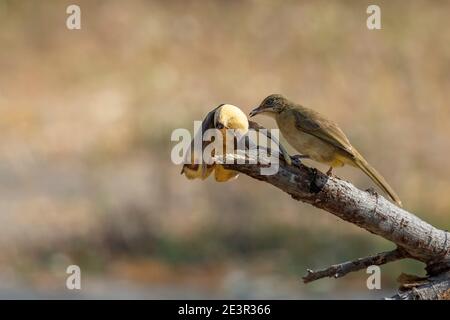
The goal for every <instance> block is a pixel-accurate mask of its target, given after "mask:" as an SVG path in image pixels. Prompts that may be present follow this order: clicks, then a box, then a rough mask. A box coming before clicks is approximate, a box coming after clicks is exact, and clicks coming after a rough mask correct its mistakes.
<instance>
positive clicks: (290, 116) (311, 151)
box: [250, 94, 402, 206]
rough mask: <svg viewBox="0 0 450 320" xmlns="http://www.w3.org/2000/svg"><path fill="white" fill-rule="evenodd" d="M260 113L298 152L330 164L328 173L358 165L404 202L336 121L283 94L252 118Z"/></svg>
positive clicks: (266, 101)
mask: <svg viewBox="0 0 450 320" xmlns="http://www.w3.org/2000/svg"><path fill="white" fill-rule="evenodd" d="M260 113H264V114H266V115H269V116H271V117H273V118H275V121H276V122H277V125H278V127H279V129H280V131H281V133H282V134H283V136H284V137H285V138H286V140H287V141H288V142H289V144H291V145H292V147H294V148H295V149H296V150H297V151H298V152H301V153H303V154H304V155H307V156H309V157H310V158H311V159H313V160H315V161H317V162H321V163H324V164H327V165H329V166H330V169H329V170H328V172H327V174H328V175H330V174H331V173H332V170H333V168H335V167H342V166H344V165H345V164H348V165H351V166H353V167H358V168H360V169H361V170H362V171H363V172H364V173H365V174H367V175H368V176H369V177H370V178H371V179H372V180H373V181H374V182H375V184H376V185H377V186H379V187H380V188H381V189H382V190H384V191H385V192H386V193H387V194H388V195H389V196H390V197H391V199H392V200H393V201H394V202H396V203H397V204H398V205H399V206H401V205H402V202H401V201H400V198H399V197H398V196H397V194H396V193H395V191H394V190H393V189H392V188H391V186H389V184H388V183H387V182H386V180H385V179H384V178H383V176H382V175H381V174H379V173H378V172H377V171H376V170H375V169H374V168H373V167H372V166H371V165H370V164H369V163H368V162H367V161H366V160H365V159H364V158H363V156H362V155H361V154H360V153H359V152H358V151H357V150H356V149H355V148H354V147H353V146H352V145H351V144H350V142H349V140H348V138H347V137H346V136H345V134H344V132H342V130H341V129H340V128H339V126H338V125H337V124H336V123H335V122H333V121H331V120H328V119H327V118H325V117H324V116H322V115H321V114H319V113H318V112H316V111H314V110H312V109H309V108H305V107H303V106H301V105H300V104H296V103H293V102H291V101H289V100H288V99H286V98H285V97H283V96H282V95H279V94H272V95H270V96H268V97H267V98H265V99H264V100H263V101H262V102H261V104H260V106H259V107H258V108H256V109H254V110H253V111H252V112H250V117H252V116H254V115H256V114H260Z"/></svg>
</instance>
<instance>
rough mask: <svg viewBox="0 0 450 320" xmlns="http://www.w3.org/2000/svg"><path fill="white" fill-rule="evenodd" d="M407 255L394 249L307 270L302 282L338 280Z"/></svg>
mask: <svg viewBox="0 0 450 320" xmlns="http://www.w3.org/2000/svg"><path fill="white" fill-rule="evenodd" d="M406 257H407V255H406V253H405V252H404V251H402V250H400V249H395V250H392V251H388V252H381V253H378V254H376V255H373V256H369V257H366V258H359V259H356V260H353V261H347V262H344V263H340V264H334V265H332V266H330V267H328V268H325V269H320V270H316V271H313V270H311V269H308V270H307V271H308V273H307V274H306V276H304V277H303V282H304V283H308V282H311V281H315V280H318V279H322V278H325V277H330V278H340V277H343V276H345V275H346V274H347V273H350V272H354V271H358V270H361V269H366V268H367V267H369V266H373V265H376V266H380V265H383V264H386V263H389V262H392V261H396V260H400V259H404V258H406Z"/></svg>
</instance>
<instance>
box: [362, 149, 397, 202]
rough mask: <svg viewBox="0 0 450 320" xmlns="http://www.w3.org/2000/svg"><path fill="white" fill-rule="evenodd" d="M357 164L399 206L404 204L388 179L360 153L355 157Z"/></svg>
mask: <svg viewBox="0 0 450 320" xmlns="http://www.w3.org/2000/svg"><path fill="white" fill-rule="evenodd" d="M355 164H356V165H357V166H358V168H360V169H361V170H362V171H364V173H365V174H367V175H368V176H369V178H370V179H372V181H373V182H375V184H376V185H377V186H378V187H380V188H381V189H382V190H383V191H384V192H386V193H387V194H388V195H389V197H390V198H391V199H392V200H393V201H394V202H395V203H397V205H398V206H399V207H401V206H402V201H401V200H400V198H399V197H398V195H397V194H396V193H395V191H394V189H392V188H391V186H390V185H389V184H388V183H387V181H386V180H385V179H384V178H383V176H382V175H381V174H380V173H378V171H377V170H375V168H374V167H372V166H371V165H370V164H369V163H368V162H367V161H366V160H365V159H364V158H363V157H362V156H361V155H360V154H358V155H357V156H356V157H355Z"/></svg>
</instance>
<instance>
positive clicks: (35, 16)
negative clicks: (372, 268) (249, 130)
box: [0, 0, 450, 298]
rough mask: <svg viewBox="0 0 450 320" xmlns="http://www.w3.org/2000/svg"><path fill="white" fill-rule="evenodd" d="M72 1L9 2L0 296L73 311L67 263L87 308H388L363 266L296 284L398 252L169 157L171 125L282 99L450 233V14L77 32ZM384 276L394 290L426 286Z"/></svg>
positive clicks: (240, 20)
mask: <svg viewBox="0 0 450 320" xmlns="http://www.w3.org/2000/svg"><path fill="white" fill-rule="evenodd" d="M72 3H73V2H72V1H58V2H56V1H34V2H31V1H4V0H3V1H0V115H1V116H0V130H1V131H0V132H1V135H0V148H1V155H2V161H1V162H0V189H1V190H0V279H1V280H2V283H3V284H2V286H3V287H4V288H5V289H3V290H4V291H3V292H4V293H2V288H0V296H1V295H6V296H7V293H9V292H12V295H16V296H21V295H23V296H31V297H34V296H35V294H37V293H39V294H41V295H42V296H58V295H59V294H63V295H65V296H67V297H70V296H71V295H72V293H68V292H67V291H66V290H65V277H66V274H65V268H66V267H67V265H69V264H78V265H79V266H80V267H81V269H82V274H83V278H82V279H83V280H82V281H83V290H82V291H81V293H80V295H81V296H99V297H128V296H134V297H154V298H157V297H178V298H186V297H194V298H196V297H235V298H239V297H244V298H260V297H264V298H303V297H319V298H321V297H352V298H359V297H363V296H364V297H371V298H372V297H376V296H377V295H379V294H380V293H379V292H369V291H367V289H366V286H365V283H366V278H367V276H368V275H366V274H365V273H364V272H360V273H357V274H352V275H350V276H348V277H346V278H344V279H340V280H322V281H319V282H317V283H315V284H311V285H308V286H305V285H303V284H302V283H301V282H300V276H301V275H303V274H304V272H305V268H306V267H313V268H314V267H315V268H317V267H324V266H327V265H328V264H331V263H337V262H341V261H344V260H346V259H351V258H356V257H358V256H363V255H366V254H372V253H375V252H378V251H382V250H386V249H389V248H391V244H390V243H387V242H386V241H384V240H382V239H379V238H377V237H375V236H373V235H371V234H369V233H367V232H364V231H361V230H359V229H358V228H356V227H354V226H352V225H349V224H347V223H344V222H342V221H340V220H338V219H337V218H335V217H334V216H332V215H329V214H327V213H325V212H322V211H320V210H317V209H314V208H312V207H310V206H308V205H304V204H302V203H298V202H296V201H294V200H292V199H291V198H290V197H289V196H287V195H286V194H283V193H282V192H280V191H278V190H276V189H275V188H273V187H271V186H269V185H266V184H263V183H259V182H257V181H254V180H251V179H249V178H247V177H245V176H241V177H239V179H238V180H237V181H234V182H230V183H226V184H218V183H215V182H214V181H213V180H211V179H210V180H208V181H204V182H201V181H194V182H192V181H187V180H186V179H185V178H184V177H182V176H180V175H179V171H180V167H178V166H175V165H173V164H172V163H171V161H170V151H171V148H172V147H173V145H174V143H173V142H171V141H170V134H171V132H172V130H173V129H175V128H179V127H185V128H188V129H190V130H192V126H193V121H194V120H201V119H202V118H203V116H204V115H205V113H206V112H208V111H209V110H211V109H212V108H213V107H215V106H217V105H218V104H220V103H225V102H226V103H232V104H235V105H238V106H240V107H241V108H242V109H243V110H244V111H245V112H249V111H250V110H251V109H252V107H254V106H256V105H257V104H258V103H259V102H260V101H261V100H262V99H263V98H264V97H265V96H267V95H268V94H271V93H283V94H285V95H286V96H288V97H290V98H291V99H292V100H294V101H297V102H300V103H303V104H304V105H307V106H310V107H313V108H316V109H317V110H320V111H321V112H323V113H325V114H327V115H328V116H329V117H330V118H332V119H335V120H336V121H337V122H338V123H339V124H340V125H341V127H342V128H343V129H344V131H345V132H346V133H347V135H348V136H349V138H350V140H351V141H352V143H353V144H354V145H355V146H357V147H358V148H359V149H360V151H361V153H363V154H364V155H365V156H366V158H367V159H368V160H369V161H370V162H371V163H372V164H373V165H374V166H375V167H376V168H377V169H379V171H380V172H382V173H383V175H384V176H385V177H386V178H387V179H388V181H389V182H390V183H391V184H392V186H393V187H394V188H395V189H396V190H397V192H398V193H399V195H400V197H401V198H402V200H403V203H404V205H405V208H406V209H408V210H410V211H412V212H415V213H416V214H417V215H418V216H420V217H421V218H423V219H425V220H427V221H430V222H432V223H434V224H435V225H436V226H438V227H441V228H443V229H445V228H448V226H449V224H450V197H449V194H450V182H449V177H450V168H449V166H448V157H449V156H450V142H449V141H448V137H449V134H450V126H449V120H450V109H449V106H448V103H449V101H450V25H449V19H448V18H449V12H450V2H447V1H434V2H427V1H410V2H405V1H398V0H397V1H377V4H378V5H380V7H381V10H382V28H383V29H382V30H380V31H369V30H368V29H367V28H366V18H367V14H366V8H367V6H368V5H369V4H371V3H369V2H365V1H339V2H338V1H242V2H237V1H129V2H123V1H77V2H76V3H77V4H79V5H80V6H81V10H82V29H81V30H79V31H69V30H68V29H66V27H65V19H66V17H67V14H66V13H65V11H66V7H67V6H68V5H69V4H72ZM257 120H258V121H259V122H260V123H261V124H263V125H265V126H268V127H275V124H274V122H273V121H272V120H271V119H266V118H263V117H259V118H258V119H257ZM311 164H312V163H311ZM312 165H315V166H317V167H319V168H320V169H324V168H323V167H322V166H320V165H317V164H312ZM336 174H337V175H338V176H341V177H343V178H345V179H347V180H349V181H352V182H353V183H354V184H356V185H357V186H359V187H361V188H368V187H370V186H372V184H371V182H370V181H369V180H368V179H366V178H365V177H364V176H363V175H362V174H361V173H360V172H359V171H357V170H355V169H352V168H344V169H340V170H338V171H337V172H336ZM382 270H383V278H382V286H383V289H384V290H386V291H388V292H393V290H394V288H396V283H395V278H396V277H397V276H398V275H399V274H400V272H401V271H404V272H409V273H414V272H416V273H419V274H420V273H422V272H423V271H422V266H421V265H418V264H415V263H411V262H401V263H395V264H392V265H388V266H385V267H383V268H382ZM117 282H118V283H120V284H119V285H117V286H116V285H112V283H117ZM21 288H23V289H21ZM136 288H139V290H137V289H136ZM21 290H23V291H21ZM127 290H128V291H129V292H130V293H129V295H127V294H126V292H128V291H127ZM132 290H137V291H132ZM141 290H142V291H141ZM132 292H137V293H135V294H134V295H133V293H132ZM39 294H37V295H38V296H39Z"/></svg>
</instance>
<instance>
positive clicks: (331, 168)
mask: <svg viewBox="0 0 450 320" xmlns="http://www.w3.org/2000/svg"><path fill="white" fill-rule="evenodd" d="M332 175H333V167H330V169H328V171H327V176H329V177H331V176H332Z"/></svg>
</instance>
